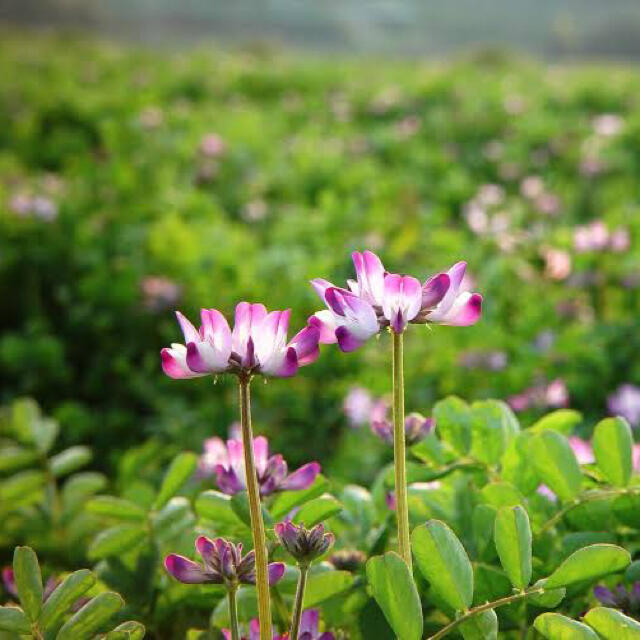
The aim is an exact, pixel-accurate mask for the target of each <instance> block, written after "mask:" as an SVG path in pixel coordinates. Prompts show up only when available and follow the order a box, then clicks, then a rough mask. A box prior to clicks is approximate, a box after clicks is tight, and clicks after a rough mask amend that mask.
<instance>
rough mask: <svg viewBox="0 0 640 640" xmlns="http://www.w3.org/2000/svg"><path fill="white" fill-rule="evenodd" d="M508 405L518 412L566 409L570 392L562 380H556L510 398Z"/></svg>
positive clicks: (530, 388)
mask: <svg viewBox="0 0 640 640" xmlns="http://www.w3.org/2000/svg"><path fill="white" fill-rule="evenodd" d="M507 403H508V404H509V406H510V407H511V408H512V409H513V410H514V411H516V412H520V411H526V410H527V409H533V408H537V409H544V408H549V407H554V408H559V407H566V406H568V404H569V390H568V389H567V385H566V383H565V382H564V380H562V378H556V379H555V380H552V381H551V382H550V383H548V384H538V385H535V386H533V387H529V388H528V389H525V390H524V391H522V392H521V393H518V394H515V395H512V396H509V397H508V398H507Z"/></svg>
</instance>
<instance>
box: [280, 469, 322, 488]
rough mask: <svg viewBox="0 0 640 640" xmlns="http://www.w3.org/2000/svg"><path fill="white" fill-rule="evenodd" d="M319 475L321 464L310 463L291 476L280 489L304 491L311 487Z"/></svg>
mask: <svg viewBox="0 0 640 640" xmlns="http://www.w3.org/2000/svg"><path fill="white" fill-rule="evenodd" d="M319 473H320V464H319V463H317V462H309V463H307V464H305V465H303V466H302V467H300V468H299V469H296V471H294V472H293V473H291V474H289V476H287V478H286V479H285V480H284V482H282V484H281V485H280V488H281V489H282V490H283V491H301V490H302V489H306V488H307V487H310V486H311V485H312V484H313V482H314V481H315V479H316V476H317V475H318V474H319Z"/></svg>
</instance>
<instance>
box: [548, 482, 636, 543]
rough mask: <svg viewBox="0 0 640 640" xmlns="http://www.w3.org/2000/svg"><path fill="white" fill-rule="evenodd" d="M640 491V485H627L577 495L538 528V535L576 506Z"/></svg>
mask: <svg viewBox="0 0 640 640" xmlns="http://www.w3.org/2000/svg"><path fill="white" fill-rule="evenodd" d="M636 493H640V487H626V488H624V489H603V490H594V491H587V492H585V493H583V494H581V495H579V496H578V497H576V498H575V499H574V500H573V501H571V502H569V503H567V504H566V505H565V506H564V507H562V509H560V511H558V512H557V513H555V514H554V515H553V516H552V517H551V518H549V520H547V521H546V522H545V523H544V524H543V525H542V527H540V529H539V530H538V533H537V535H542V534H543V533H545V532H546V531H548V530H549V529H551V528H552V527H553V526H555V525H556V524H557V523H558V522H560V520H562V519H563V518H564V517H565V516H566V515H567V513H569V511H573V509H575V508H576V507H579V506H580V505H581V504H585V503H586V502H594V501H595V500H606V499H607V498H615V497H616V496H621V495H624V494H636Z"/></svg>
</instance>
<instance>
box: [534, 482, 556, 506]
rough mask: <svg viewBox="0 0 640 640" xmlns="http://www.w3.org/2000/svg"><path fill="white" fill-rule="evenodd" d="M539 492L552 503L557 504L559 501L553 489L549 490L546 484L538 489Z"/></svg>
mask: <svg viewBox="0 0 640 640" xmlns="http://www.w3.org/2000/svg"><path fill="white" fill-rule="evenodd" d="M537 492H538V493H539V494H540V495H541V496H544V497H545V498H547V499H548V500H551V502H557V500H558V496H557V495H556V494H555V493H554V492H553V491H551V489H549V487H548V486H547V485H546V484H541V485H540V486H539V487H538V489H537Z"/></svg>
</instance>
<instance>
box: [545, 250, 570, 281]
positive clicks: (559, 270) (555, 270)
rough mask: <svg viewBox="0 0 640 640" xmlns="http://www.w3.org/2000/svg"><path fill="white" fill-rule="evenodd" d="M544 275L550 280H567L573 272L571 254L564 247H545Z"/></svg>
mask: <svg viewBox="0 0 640 640" xmlns="http://www.w3.org/2000/svg"><path fill="white" fill-rule="evenodd" d="M542 257H543V258H544V261H545V265H544V275H545V276H546V277H547V278H549V279H550V280H566V279H567V278H568V277H569V275H570V274H571V255H570V254H569V253H568V252H567V251H563V250H562V249H544V250H543V251H542Z"/></svg>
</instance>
